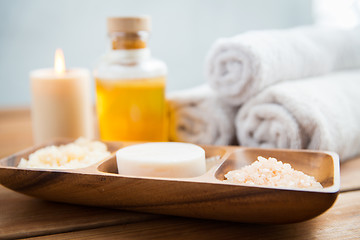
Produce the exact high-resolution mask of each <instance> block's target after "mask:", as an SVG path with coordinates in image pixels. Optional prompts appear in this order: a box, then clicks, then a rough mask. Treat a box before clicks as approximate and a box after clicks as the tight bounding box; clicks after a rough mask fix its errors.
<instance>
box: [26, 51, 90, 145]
mask: <svg viewBox="0 0 360 240" xmlns="http://www.w3.org/2000/svg"><path fill="white" fill-rule="evenodd" d="M30 82H31V90H32V105H31V114H32V124H33V136H34V140H35V143H36V144H40V143H44V142H47V141H51V140H52V139H54V138H61V137H65V138H78V137H80V136H83V137H86V138H93V137H94V129H93V112H92V111H93V110H92V101H91V80H90V73H89V71H88V70H87V69H80V68H76V69H69V70H66V69H65V61H64V57H63V54H62V51H61V50H60V51H59V50H57V52H56V55H55V68H54V69H38V70H34V71H32V72H31V73H30Z"/></svg>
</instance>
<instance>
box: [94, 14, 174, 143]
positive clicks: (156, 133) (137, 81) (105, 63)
mask: <svg viewBox="0 0 360 240" xmlns="http://www.w3.org/2000/svg"><path fill="white" fill-rule="evenodd" d="M149 32H150V18H149V17H146V16H142V17H114V18H109V19H108V33H109V37H110V41H111V50H110V51H109V52H108V53H107V54H106V55H105V56H104V58H102V61H101V62H100V64H99V66H98V67H97V69H96V70H95V72H94V75H95V81H96V108H97V114H98V120H99V132H100V138H101V139H102V140H107V141H167V140H168V137H167V136H168V134H167V117H166V109H165V108H166V105H165V85H166V84H165V82H166V80H165V78H166V73H167V70H166V65H165V63H163V62H162V61H160V60H157V59H154V58H152V57H151V54H150V50H149V49H148V47H147V40H148V37H149Z"/></svg>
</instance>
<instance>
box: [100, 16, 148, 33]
mask: <svg viewBox="0 0 360 240" xmlns="http://www.w3.org/2000/svg"><path fill="white" fill-rule="evenodd" d="M150 24H151V18H150V17H149V16H139V17H110V18H108V19H107V27H108V33H109V34H111V33H114V32H125V33H134V32H139V31H150Z"/></svg>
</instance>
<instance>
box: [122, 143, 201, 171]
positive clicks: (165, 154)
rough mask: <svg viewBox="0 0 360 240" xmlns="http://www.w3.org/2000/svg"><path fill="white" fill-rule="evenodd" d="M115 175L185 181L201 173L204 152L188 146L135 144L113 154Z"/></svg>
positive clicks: (184, 144) (181, 144) (190, 145)
mask: <svg viewBox="0 0 360 240" xmlns="http://www.w3.org/2000/svg"><path fill="white" fill-rule="evenodd" d="M116 161H117V165H118V171H119V174H123V175H131V176H141V177H168V178H185V177H196V176H200V175H202V174H204V173H205V171H206V163H205V151H204V149H202V148H201V147H199V146H197V145H194V144H190V143H178V142H154V143H144V144H137V145H132V146H128V147H125V148H122V149H120V150H118V151H117V152H116Z"/></svg>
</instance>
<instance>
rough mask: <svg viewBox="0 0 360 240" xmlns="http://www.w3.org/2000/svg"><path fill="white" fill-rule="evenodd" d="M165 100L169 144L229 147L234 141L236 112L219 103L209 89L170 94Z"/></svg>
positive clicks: (200, 87) (206, 86)
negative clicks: (170, 142) (167, 109)
mask: <svg viewBox="0 0 360 240" xmlns="http://www.w3.org/2000/svg"><path fill="white" fill-rule="evenodd" d="M167 99H168V105H169V119H170V121H169V125H170V126H169V129H170V130H169V138H170V141H181V142H191V143H196V144H212V145H229V144H232V143H233V142H234V140H235V139H236V138H235V125H234V118H235V114H236V109H235V108H234V107H231V106H227V105H224V104H223V103H221V102H220V101H219V100H218V98H217V96H216V94H215V93H214V92H213V91H212V90H211V89H210V88H209V87H208V85H201V86H198V87H195V88H191V89H188V90H183V91H177V92H172V93H169V94H168V96H167Z"/></svg>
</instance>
